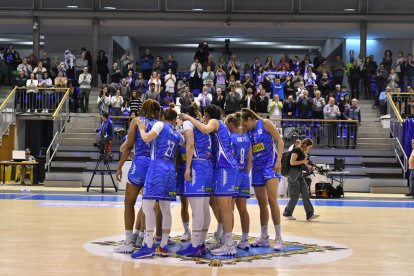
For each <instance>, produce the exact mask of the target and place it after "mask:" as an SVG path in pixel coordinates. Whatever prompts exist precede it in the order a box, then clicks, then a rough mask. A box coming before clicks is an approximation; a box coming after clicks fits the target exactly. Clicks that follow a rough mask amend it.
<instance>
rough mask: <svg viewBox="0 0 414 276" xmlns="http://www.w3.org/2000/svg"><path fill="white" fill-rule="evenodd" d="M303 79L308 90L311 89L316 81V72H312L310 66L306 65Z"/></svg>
mask: <svg viewBox="0 0 414 276" xmlns="http://www.w3.org/2000/svg"><path fill="white" fill-rule="evenodd" d="M303 81H304V82H305V86H306V89H307V90H308V91H309V90H311V89H312V87H313V85H314V84H315V83H316V74H315V73H314V72H313V68H312V66H308V68H307V69H306V73H305V75H304V76H303Z"/></svg>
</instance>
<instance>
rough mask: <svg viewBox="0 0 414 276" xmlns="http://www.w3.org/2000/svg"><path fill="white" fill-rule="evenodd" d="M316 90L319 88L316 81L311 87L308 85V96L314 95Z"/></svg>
mask: <svg viewBox="0 0 414 276" xmlns="http://www.w3.org/2000/svg"><path fill="white" fill-rule="evenodd" d="M318 90H319V87H318V85H317V84H316V83H315V84H314V85H313V86H312V87H309V90H308V93H309V94H308V95H309V97H311V98H313V97H315V92H316V91H318Z"/></svg>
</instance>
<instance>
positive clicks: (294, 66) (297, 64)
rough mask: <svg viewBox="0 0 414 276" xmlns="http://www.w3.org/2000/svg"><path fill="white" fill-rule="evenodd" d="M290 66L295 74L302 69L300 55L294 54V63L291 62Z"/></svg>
mask: <svg viewBox="0 0 414 276" xmlns="http://www.w3.org/2000/svg"><path fill="white" fill-rule="evenodd" d="M290 67H291V68H292V70H293V71H294V72H295V74H296V72H297V71H298V70H300V61H299V57H298V56H294V57H293V60H292V64H291V66H290Z"/></svg>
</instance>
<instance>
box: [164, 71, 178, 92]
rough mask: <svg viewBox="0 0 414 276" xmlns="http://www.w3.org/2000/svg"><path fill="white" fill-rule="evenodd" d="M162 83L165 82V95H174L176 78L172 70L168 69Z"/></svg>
mask: <svg viewBox="0 0 414 276" xmlns="http://www.w3.org/2000/svg"><path fill="white" fill-rule="evenodd" d="M164 81H165V91H166V92H167V93H172V94H174V93H175V83H176V82H177V78H176V77H175V75H174V74H173V70H172V69H168V74H166V75H165V77H164Z"/></svg>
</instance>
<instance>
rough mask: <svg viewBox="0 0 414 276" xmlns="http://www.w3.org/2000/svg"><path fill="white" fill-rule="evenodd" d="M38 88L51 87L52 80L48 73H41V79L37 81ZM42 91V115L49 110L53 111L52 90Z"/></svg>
mask: <svg viewBox="0 0 414 276" xmlns="http://www.w3.org/2000/svg"><path fill="white" fill-rule="evenodd" d="M38 86H39V87H42V88H47V87H52V86H53V83H52V79H51V78H49V74H48V72H44V73H43V77H42V79H40V80H39V84H38ZM41 91H42V106H41V109H42V113H48V112H49V109H55V104H54V102H55V100H54V91H53V90H41Z"/></svg>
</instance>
